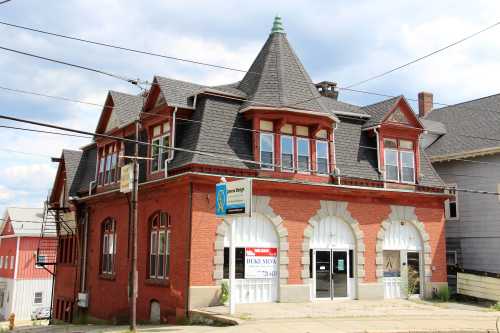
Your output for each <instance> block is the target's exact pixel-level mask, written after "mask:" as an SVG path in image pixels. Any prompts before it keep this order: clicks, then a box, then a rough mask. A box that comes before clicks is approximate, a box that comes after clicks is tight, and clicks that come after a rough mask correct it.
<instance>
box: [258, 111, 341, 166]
mask: <svg viewBox="0 0 500 333" xmlns="http://www.w3.org/2000/svg"><path fill="white" fill-rule="evenodd" d="M276 126H279V128H276ZM315 128H317V126H316V127H315ZM258 140H259V141H258V143H259V150H258V151H256V153H258V154H259V155H258V156H259V162H260V168H261V169H262V170H273V171H278V172H287V173H292V172H293V173H301V174H310V173H311V172H312V173H316V174H318V175H329V173H330V158H331V157H330V144H329V142H328V140H329V132H328V130H327V129H316V130H315V131H312V129H311V128H310V126H303V125H293V124H282V123H281V122H280V123H278V124H275V123H273V122H272V121H268V120H260V121H259V137H258ZM276 165H279V166H278V167H276Z"/></svg>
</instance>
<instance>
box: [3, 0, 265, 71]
mask: <svg viewBox="0 0 500 333" xmlns="http://www.w3.org/2000/svg"><path fill="white" fill-rule="evenodd" d="M8 1H10V0H8ZM0 24H2V25H5V26H9V27H12V28H17V29H23V30H28V31H32V32H37V33H41V34H45V35H49V36H54V37H60V38H65V39H70V40H74V41H78V42H83V43H88V44H93V45H98V46H104V47H109V48H113V49H117V50H122V51H128V52H133V53H138V54H144V55H149V56H154V57H159V58H164V59H169V60H175V61H180V62H186V63H190V64H195V65H202V66H207V67H212V68H218V69H225V70H229V71H234V72H240V73H251V74H259V73H253V72H250V71H247V70H244V69H240V68H235V67H229V66H223V65H217V64H211V63H208V62H203V61H198V60H193V59H186V58H180V57H174V56H170V55H166V54H160V53H155V52H151V51H143V50H139V49H134V48H130V47H126V46H120V45H114V44H110V43H104V42H97V41H92V40H89V39H84V38H80V37H75V36H69V35H63V34H59V33H54V32H49V31H45V30H41V29H36V28H32V27H27V26H22V25H18V24H13V23H8V22H4V21H0Z"/></svg>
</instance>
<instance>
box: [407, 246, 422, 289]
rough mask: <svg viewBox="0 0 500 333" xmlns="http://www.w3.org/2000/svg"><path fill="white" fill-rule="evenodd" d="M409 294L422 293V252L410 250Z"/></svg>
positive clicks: (408, 255)
mask: <svg viewBox="0 0 500 333" xmlns="http://www.w3.org/2000/svg"><path fill="white" fill-rule="evenodd" d="M407 258H408V260H407V263H408V294H410V295H418V294H420V254H419V253H418V252H408V254H407Z"/></svg>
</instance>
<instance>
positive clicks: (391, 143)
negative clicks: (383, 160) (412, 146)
mask: <svg viewBox="0 0 500 333" xmlns="http://www.w3.org/2000/svg"><path fill="white" fill-rule="evenodd" d="M384 148H398V143H397V141H396V140H395V139H384Z"/></svg>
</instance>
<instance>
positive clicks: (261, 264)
mask: <svg viewBox="0 0 500 333" xmlns="http://www.w3.org/2000/svg"><path fill="white" fill-rule="evenodd" d="M277 276H278V249H277V248H275V247H269V248H255V247H247V248H245V279H272V278H275V277H277Z"/></svg>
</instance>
